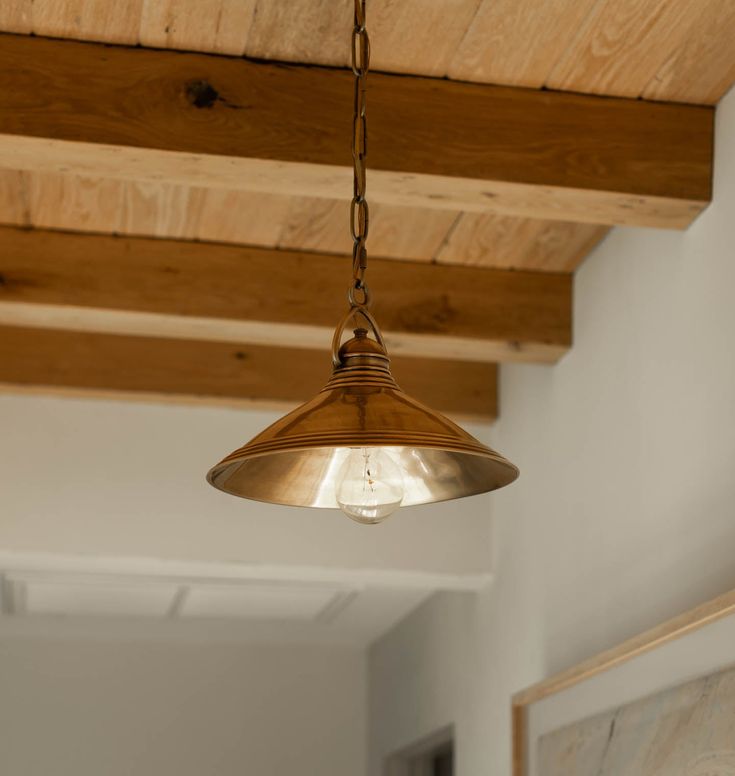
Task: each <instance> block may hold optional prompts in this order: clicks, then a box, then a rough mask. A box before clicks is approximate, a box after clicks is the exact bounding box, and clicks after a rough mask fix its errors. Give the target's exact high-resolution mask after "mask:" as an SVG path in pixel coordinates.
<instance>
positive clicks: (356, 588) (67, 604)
mask: <svg viewBox="0 0 735 776" xmlns="http://www.w3.org/2000/svg"><path fill="white" fill-rule="evenodd" d="M104 565H105V564H104V559H101V558H95V559H94V560H93V562H90V559H85V558H83V557H79V558H69V557H65V558H61V557H58V558H54V557H53V556H38V557H36V558H34V557H33V556H24V557H22V558H19V557H13V556H7V555H6V556H5V557H2V556H0V569H1V571H0V580H1V585H0V591H1V592H2V599H1V601H0V603H1V604H2V617H1V618H0V629H1V630H2V631H3V632H6V633H28V632H33V633H37V632H39V630H40V631H42V632H43V633H45V634H48V635H59V634H63V633H68V634H73V633H75V632H78V633H90V632H91V633H94V632H95V630H99V634H103V633H106V634H109V635H113V634H114V635H116V636H120V635H125V634H127V635H137V636H144V637H156V636H192V635H194V636H199V637H202V636H205V635H206V636H207V637H209V638H212V639H213V640H218V639H221V638H226V639H227V640H231V639H236V640H239V639H241V640H245V641H248V640H263V639H265V640H275V641H279V642H284V641H285V642H289V641H297V642H298V641H308V642H320V643H344V644H351V645H357V646H367V645H369V644H370V643H371V642H372V641H374V640H375V639H376V638H378V637H380V636H381V635H382V634H383V633H385V632H386V631H387V630H389V629H390V628H391V627H392V626H393V625H394V624H395V623H396V622H398V621H399V620H401V619H402V618H403V617H405V616H406V615H407V614H408V613H409V612H410V611H412V610H413V609H414V608H415V607H416V606H418V605H419V604H420V603H421V602H422V601H424V600H425V599H426V598H428V597H429V596H430V595H432V593H433V592H434V590H433V589H431V588H425V587H416V586H412V587H404V588H400V587H384V586H371V585H365V584H361V585H354V584H344V583H341V582H338V581H328V580H325V581H314V580H297V579H291V580H276V579H272V578H262V579H258V578H256V577H253V576H252V573H251V571H250V570H248V571H247V573H246V574H244V575H241V576H239V577H238V576H237V575H236V574H234V573H233V571H234V569H233V568H232V567H231V566H229V565H227V564H222V565H221V567H220V568H219V569H218V568H217V567H216V566H214V565H213V564H208V565H207V567H206V569H203V568H201V567H198V566H196V565H194V564H192V565H190V566H189V568H188V569H187V568H185V567H183V566H182V564H180V563H179V564H175V566H174V565H172V564H169V563H167V562H165V561H152V560H151V561H147V562H146V563H145V564H144V571H141V568H140V566H141V564H140V562H132V561H131V562H130V564H129V568H127V569H126V568H125V563H124V562H121V561H120V560H119V559H117V560H115V561H114V562H110V563H109V564H108V565H109V566H110V568H111V569H114V570H105V568H104ZM218 571H219V574H218V573H217V572H218ZM111 624H113V627H112V628H111V627H110V626H111Z"/></svg>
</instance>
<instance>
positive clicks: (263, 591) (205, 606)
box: [179, 584, 342, 620]
mask: <svg viewBox="0 0 735 776" xmlns="http://www.w3.org/2000/svg"><path fill="white" fill-rule="evenodd" d="M341 596H342V593H341V592H340V591H339V590H335V589H334V588H328V587H309V586H304V585H287V584H284V585H259V584H246V585H193V586H192V587H190V588H189V589H188V592H187V594H186V595H185V597H184V599H183V601H182V605H181V608H180V610H179V614H180V616H182V617H223V618H250V619H260V620H315V619H316V618H317V617H319V615H320V614H321V613H322V612H324V611H326V610H327V609H328V608H329V609H331V608H332V604H333V602H334V601H335V599H337V598H340V597H341Z"/></svg>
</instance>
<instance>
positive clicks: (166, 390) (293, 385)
mask: <svg viewBox="0 0 735 776" xmlns="http://www.w3.org/2000/svg"><path fill="white" fill-rule="evenodd" d="M329 369H330V359H329V357H328V356H327V354H326V353H324V354H323V356H322V357H321V358H320V357H318V356H317V355H316V354H314V353H310V352H309V351H307V350H301V349H298V348H290V349H289V348H274V347H267V346H262V345H237V344H232V343H221V342H202V341H196V340H167V339H162V338H159V337H127V336H117V335H110V334H98V333H93V332H69V331H52V330H40V329H34V328H22V327H9V326H6V327H4V326H0V390H6V391H12V392H21V393H23V392H32V393H42V394H51V395H62V396H70V395H71V396H80V397H84V398H90V397H91V398H112V399H133V400H141V401H161V402H165V403H201V404H215V405H225V406H245V407H260V408H263V409H279V410H287V409H291V408H293V407H295V406H296V405H297V404H299V403H301V402H302V401H306V400H307V399H309V398H311V397H312V396H313V395H314V394H315V393H316V392H317V391H319V390H320V389H321V388H322V387H323V386H324V384H325V383H326V381H327V378H328V377H329ZM393 372H394V374H395V376H396V378H397V379H398V381H399V384H400V385H401V386H402V387H403V388H404V389H405V390H406V391H408V392H409V393H410V394H411V395H412V396H415V397H416V398H417V399H419V400H420V401H423V402H424V403H426V404H429V405H430V406H432V407H434V408H436V409H438V410H440V411H442V412H445V413H447V414H449V415H452V416H453V417H455V418H457V419H460V420H462V419H464V420H478V421H492V420H494V419H495V418H496V416H497V367H496V366H495V365H494V364H484V363H477V362H474V363H472V362H470V363H467V362H462V361H439V360H436V359H422V358H410V357H405V356H398V357H397V358H396V359H394V362H393Z"/></svg>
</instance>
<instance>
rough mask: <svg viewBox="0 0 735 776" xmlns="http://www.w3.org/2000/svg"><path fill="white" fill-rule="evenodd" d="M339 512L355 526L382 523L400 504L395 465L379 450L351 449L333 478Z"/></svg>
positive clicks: (400, 488) (400, 486) (400, 479)
mask: <svg viewBox="0 0 735 776" xmlns="http://www.w3.org/2000/svg"><path fill="white" fill-rule="evenodd" d="M336 494H337V503H338V504H339V508H340V509H341V510H342V511H343V512H344V513H345V514H346V515H347V517H350V518H352V520H355V521H357V522H358V523H367V524H374V523H380V522H382V521H383V520H385V518H386V517H388V515H391V514H393V512H395V511H396V509H398V507H399V506H400V505H401V501H403V477H402V475H401V469H400V467H399V466H398V464H397V463H396V462H395V461H394V460H393V459H392V458H391V456H390V455H389V454H388V453H387V452H386V451H385V450H382V449H381V448H379V447H354V448H352V449H351V450H350V452H349V455H348V456H347V460H345V462H344V463H343V464H342V466H341V468H340V470H339V472H338V474H337V488H336Z"/></svg>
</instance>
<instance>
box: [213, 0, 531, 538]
mask: <svg viewBox="0 0 735 776" xmlns="http://www.w3.org/2000/svg"><path fill="white" fill-rule="evenodd" d="M369 58H370V43H369V40H368V35H367V31H366V28H365V0H355V25H354V29H353V32H352V70H353V72H354V74H355V92H354V95H355V101H354V116H353V119H354V121H353V126H354V131H353V147H352V156H353V162H354V167H353V171H354V177H353V181H354V190H353V198H352V205H351V211H350V227H351V232H352V239H353V243H354V245H353V262H352V264H353V282H352V286H351V287H350V289H349V293H348V300H349V304H350V307H349V309H348V311H347V313H346V314H345V316H344V317H343V318H342V320H341V321H340V323H339V325H338V326H337V329H336V331H335V333H334V338H333V340H332V377H331V378H330V380H329V381H328V382H327V384H326V386H325V387H324V388H323V389H322V390H321V392H320V393H318V394H317V395H316V396H315V397H314V398H313V399H311V400H310V401H308V402H306V404H302V405H301V406H300V407H298V408H297V409H295V410H294V411H293V412H291V413H289V414H288V415H286V416H284V417H283V418H281V419H280V420H278V421H276V422H275V423H274V424H273V425H271V426H269V427H268V428H266V429H265V430H264V431H262V432H261V433H260V434H258V435H257V436H256V437H255V438H254V439H252V440H251V441H250V442H248V443H247V444H246V445H244V446H243V447H241V448H239V449H238V450H236V451H235V452H234V453H231V454H230V455H228V456H227V457H226V458H225V459H224V460H222V461H221V462H220V463H218V464H217V465H216V466H214V467H213V468H212V469H211V470H210V471H209V473H208V475H207V479H208V481H209V482H210V483H211V484H212V485H214V487H216V488H219V489H220V490H223V491H225V492H226V493H230V494H232V495H234V496H242V497H244V498H249V499H254V500H256V501H266V502H270V503H274V504H286V505H291V506H302V507H323V508H339V509H341V510H342V511H343V512H344V513H345V514H347V515H348V516H349V517H351V518H352V519H353V520H356V521H357V522H360V523H379V522H381V521H382V520H384V519H385V518H386V517H387V516H388V515H390V514H391V513H392V512H394V511H395V510H396V509H398V507H399V506H412V505H414V504H427V503H430V502H435V501H445V500H447V499H455V498H461V497H463V496H472V495H475V494H477V493H484V492H487V491H490V490H495V489H496V488H502V487H503V486H504V485H508V484H509V483H511V482H513V480H515V479H516V477H517V476H518V469H517V468H516V467H515V466H514V465H513V464H512V463H510V461H508V460H506V459H505V458H504V457H503V456H502V455H500V454H499V453H496V452H494V451H493V450H491V449H490V448H488V447H486V446H485V445H483V444H482V443H481V442H479V441H478V440H477V439H475V438H474V437H472V436H471V435H470V434H468V433H467V432H466V431H464V430H462V429H461V428H460V427H459V426H457V425H455V424H454V423H452V421H450V420H448V419H447V418H445V417H444V416H443V415H440V414H439V413H438V412H434V411H433V410H431V409H429V408H428V407H425V406H424V405H423V404H421V403H420V402H418V401H416V400H415V399H412V398H411V397H410V396H408V395H407V394H405V393H404V392H403V391H402V390H401V389H400V388H399V387H398V385H397V384H396V382H395V380H394V379H393V376H392V375H391V372H390V364H389V360H388V354H387V351H386V347H385V342H384V340H383V337H382V335H381V332H380V329H379V327H378V324H377V322H376V321H375V318H374V317H373V316H372V314H371V313H370V311H369V309H368V308H369V304H370V293H369V291H368V287H367V285H366V284H365V271H366V269H367V252H366V249H365V241H366V239H367V233H368V223H369V219H368V205H367V201H366V199H365V157H366V152H367V144H366V136H367V132H366V129H367V125H366V118H365V85H366V78H367V73H368V63H369ZM350 322H354V323H356V324H357V327H356V328H355V329H354V336H353V337H352V338H351V339H349V340H348V341H347V342H345V343H344V344H342V338H343V334H344V330H345V328H346V327H347V324H348V323H350ZM369 334H372V337H370V336H368V335H369Z"/></svg>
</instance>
